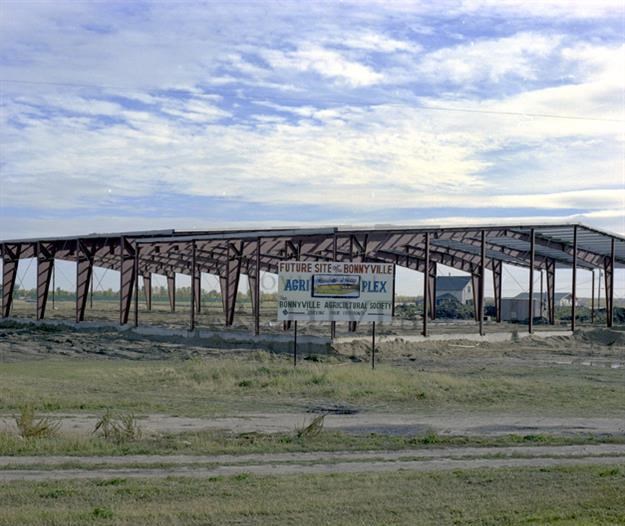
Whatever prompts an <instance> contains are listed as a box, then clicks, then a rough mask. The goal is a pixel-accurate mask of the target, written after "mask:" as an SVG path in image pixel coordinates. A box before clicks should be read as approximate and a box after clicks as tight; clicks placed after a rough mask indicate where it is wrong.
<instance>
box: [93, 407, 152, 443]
mask: <svg viewBox="0 0 625 526" xmlns="http://www.w3.org/2000/svg"><path fill="white" fill-rule="evenodd" d="M93 432H94V433H100V434H101V435H102V436H103V437H104V439H105V440H110V441H111V442H115V443H116V444H123V443H124V442H133V441H136V440H139V439H141V436H142V434H143V433H142V431H141V427H140V426H139V424H138V422H137V417H136V416H135V415H133V414H132V413H122V414H116V413H113V412H112V411H111V410H110V409H107V411H106V413H104V415H102V417H101V418H100V419H99V420H98V421H97V422H96V425H95V429H94V430H93Z"/></svg>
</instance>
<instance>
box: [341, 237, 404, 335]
mask: <svg viewBox="0 0 625 526" xmlns="http://www.w3.org/2000/svg"><path fill="white" fill-rule="evenodd" d="M336 244H337V239H336V232H335V233H334V237H333V238H332V261H336V250H337V246H336ZM393 310H395V298H393ZM334 338H336V322H335V321H331V322H330V339H332V340H334Z"/></svg>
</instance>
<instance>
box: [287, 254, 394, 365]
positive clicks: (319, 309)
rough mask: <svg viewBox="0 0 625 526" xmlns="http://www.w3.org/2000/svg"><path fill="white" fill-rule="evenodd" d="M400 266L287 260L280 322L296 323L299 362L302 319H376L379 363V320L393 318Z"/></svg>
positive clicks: (294, 352)
mask: <svg viewBox="0 0 625 526" xmlns="http://www.w3.org/2000/svg"><path fill="white" fill-rule="evenodd" d="M394 275H395V268H394V265H393V264H391V263H360V262H351V261H342V262H335V261H325V262H319V261H281V262H280V263H279V264H278V321H293V322H295V327H294V341H293V364H294V365H296V364H297V322H298V321H315V322H336V321H347V322H358V323H372V324H373V326H372V349H371V366H372V367H375V323H376V322H390V321H391V320H392V317H393V291H394V289H395V283H394Z"/></svg>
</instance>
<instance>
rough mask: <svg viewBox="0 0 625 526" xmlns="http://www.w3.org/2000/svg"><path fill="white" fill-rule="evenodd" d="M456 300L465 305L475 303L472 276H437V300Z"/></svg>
mask: <svg viewBox="0 0 625 526" xmlns="http://www.w3.org/2000/svg"><path fill="white" fill-rule="evenodd" d="M445 299H453V300H456V301H458V302H460V303H462V304H463V305H472V304H473V288H472V285H471V276H439V277H437V278H436V301H441V300H445Z"/></svg>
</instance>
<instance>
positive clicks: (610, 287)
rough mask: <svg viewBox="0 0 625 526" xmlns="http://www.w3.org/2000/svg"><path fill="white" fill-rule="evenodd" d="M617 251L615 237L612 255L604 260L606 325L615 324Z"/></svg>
mask: <svg viewBox="0 0 625 526" xmlns="http://www.w3.org/2000/svg"><path fill="white" fill-rule="evenodd" d="M615 256H616V253H615V245H614V239H612V246H611V251H610V256H609V257H607V258H605V262H604V274H605V315H606V325H607V326H608V327H612V325H613V324H614V269H615V262H616V257H615Z"/></svg>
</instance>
